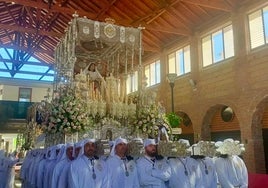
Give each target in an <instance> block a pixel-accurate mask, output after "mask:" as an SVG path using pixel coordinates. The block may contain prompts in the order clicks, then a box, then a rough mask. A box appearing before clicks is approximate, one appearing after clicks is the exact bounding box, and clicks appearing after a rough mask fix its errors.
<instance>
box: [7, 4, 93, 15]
mask: <svg viewBox="0 0 268 188" xmlns="http://www.w3.org/2000/svg"><path fill="white" fill-rule="evenodd" d="M2 2H6V3H13V4H14V3H15V4H18V5H22V6H26V7H32V8H36V9H43V10H47V11H48V12H57V13H61V14H67V15H73V14H74V13H77V14H78V15H79V16H81V17H82V16H86V17H88V18H90V19H93V18H95V17H96V14H95V13H93V12H88V11H84V10H81V9H79V10H76V9H71V8H66V7H61V6H59V5H52V6H51V8H49V6H48V4H46V3H43V2H41V1H40V2H36V1H31V0H23V1H22V0H4V1H2Z"/></svg>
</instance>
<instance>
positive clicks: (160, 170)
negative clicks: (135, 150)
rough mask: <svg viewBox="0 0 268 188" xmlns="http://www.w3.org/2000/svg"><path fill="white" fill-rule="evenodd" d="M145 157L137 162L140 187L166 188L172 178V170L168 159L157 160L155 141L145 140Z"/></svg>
mask: <svg viewBox="0 0 268 188" xmlns="http://www.w3.org/2000/svg"><path fill="white" fill-rule="evenodd" d="M144 149H145V155H144V156H143V157H141V158H139V159H138V160H137V168H138V175H139V181H140V187H142V188H156V187H157V188H166V187H168V180H169V178H170V176H171V168H170V166H169V164H168V163H167V161H166V159H164V158H162V159H158V158H157V148H156V142H155V140H154V139H146V140H144Z"/></svg>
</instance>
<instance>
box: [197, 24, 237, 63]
mask: <svg viewBox="0 0 268 188" xmlns="http://www.w3.org/2000/svg"><path fill="white" fill-rule="evenodd" d="M230 26H231V28H232V47H233V51H232V53H231V54H232V55H231V56H230V55H228V57H227V55H226V52H227V48H226V46H225V45H226V41H227V40H225V35H226V33H227V32H224V31H225V29H227V28H228V27H230ZM219 31H220V32H221V33H222V35H221V38H222V49H223V59H222V60H218V61H215V62H214V58H215V57H214V56H215V54H214V52H213V48H214V46H213V34H215V33H217V32H219ZM226 31H228V30H226ZM208 37H209V42H210V54H209V56H210V57H211V60H210V62H211V63H208V64H204V48H203V44H204V43H203V40H204V39H205V38H208ZM234 37H235V36H234V26H233V22H232V21H230V20H229V21H225V22H223V23H220V24H219V25H218V26H216V27H214V28H213V29H210V30H207V31H206V32H205V33H204V34H202V35H200V49H201V58H200V61H201V64H202V68H206V67H209V66H213V65H215V64H218V63H223V62H226V61H228V60H230V59H232V58H234V57H235V41H234ZM226 57H227V58H226Z"/></svg>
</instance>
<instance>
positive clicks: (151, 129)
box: [134, 104, 162, 137]
mask: <svg viewBox="0 0 268 188" xmlns="http://www.w3.org/2000/svg"><path fill="white" fill-rule="evenodd" d="M160 119H162V114H161V113H159V105H155V104H151V105H148V106H142V107H141V108H139V109H138V111H137V118H136V122H134V126H135V130H136V131H137V132H139V133H143V134H147V135H150V136H151V137H156V136H157V134H158V124H159V120H160Z"/></svg>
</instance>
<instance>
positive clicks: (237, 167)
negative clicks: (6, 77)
mask: <svg viewBox="0 0 268 188" xmlns="http://www.w3.org/2000/svg"><path fill="white" fill-rule="evenodd" d="M230 140H231V139H229V141H230ZM142 142H143V147H144V154H143V155H142V156H139V157H137V156H129V155H128V152H127V151H128V141H127V140H126V139H124V138H121V137H120V138H117V139H115V140H114V141H113V142H110V143H111V151H110V155H109V156H96V150H97V147H96V140H95V139H85V140H82V141H80V142H78V143H75V144H74V143H67V144H59V145H55V146H52V147H49V148H46V149H35V150H31V151H29V152H28V153H27V155H26V158H25V160H24V163H23V166H22V168H21V174H20V177H21V179H22V187H24V188H139V187H140V188H217V187H222V188H235V187H239V188H246V187H248V174H247V169H246V166H245V164H244V162H243V160H242V159H241V158H240V157H239V156H237V155H233V154H226V153H225V154H224V155H219V156H217V157H213V158H212V157H208V156H204V155H200V154H198V153H195V154H193V153H192V155H189V156H183V157H182V156H181V157H167V156H161V155H158V152H157V143H156V141H155V139H145V140H142ZM179 142H185V143H186V144H187V145H189V148H191V147H190V144H189V141H187V140H179Z"/></svg>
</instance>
